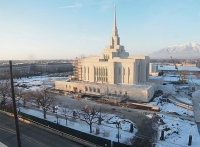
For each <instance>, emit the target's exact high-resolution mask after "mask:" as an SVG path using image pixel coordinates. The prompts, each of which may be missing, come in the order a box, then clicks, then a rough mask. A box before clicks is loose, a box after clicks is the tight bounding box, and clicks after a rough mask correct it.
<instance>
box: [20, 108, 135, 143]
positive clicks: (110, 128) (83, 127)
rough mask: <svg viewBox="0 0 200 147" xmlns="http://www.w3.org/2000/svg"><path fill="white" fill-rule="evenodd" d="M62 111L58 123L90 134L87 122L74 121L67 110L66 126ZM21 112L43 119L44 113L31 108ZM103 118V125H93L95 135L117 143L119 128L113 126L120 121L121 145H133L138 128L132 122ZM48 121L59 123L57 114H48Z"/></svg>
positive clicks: (23, 109)
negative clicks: (132, 127)
mask: <svg viewBox="0 0 200 147" xmlns="http://www.w3.org/2000/svg"><path fill="white" fill-rule="evenodd" d="M18 109H19V108H18ZM62 110H64V109H63V108H59V109H58V112H57V116H58V123H59V124H60V125H63V126H67V127H70V128H72V129H75V130H78V131H82V132H85V133H89V132H90V128H89V125H88V124H87V123H86V122H84V121H81V120H80V119H72V110H67V112H68V113H67V114H68V120H67V125H66V119H65V117H64V116H65V115H64V112H63V111H62ZM20 111H21V112H23V113H27V114H30V115H33V116H36V117H39V118H42V119H43V112H42V111H39V110H34V109H30V108H23V107H20ZM70 116H71V117H70ZM102 116H103V121H102V124H101V125H98V124H97V123H93V125H92V130H93V132H92V134H93V135H95V136H98V137H102V138H106V139H109V140H112V141H115V142H117V141H118V138H117V137H116V134H117V133H118V128H117V127H116V124H113V123H115V122H117V121H120V129H119V132H120V135H121V138H120V139H119V140H120V143H125V144H131V139H132V138H133V137H134V135H135V133H136V132H137V127H136V125H135V124H134V123H133V122H132V121H130V120H127V119H124V118H121V117H119V116H116V115H113V114H102ZM46 120H48V121H51V122H55V123H57V117H56V114H54V113H51V114H50V113H48V114H47V117H46ZM93 121H94V120H93ZM131 124H133V126H134V131H133V133H131V132H130V125H131ZM96 128H99V130H100V134H98V135H97V134H96ZM106 132H107V134H109V135H108V136H107V137H106V136H105V135H104V134H105V133H106Z"/></svg>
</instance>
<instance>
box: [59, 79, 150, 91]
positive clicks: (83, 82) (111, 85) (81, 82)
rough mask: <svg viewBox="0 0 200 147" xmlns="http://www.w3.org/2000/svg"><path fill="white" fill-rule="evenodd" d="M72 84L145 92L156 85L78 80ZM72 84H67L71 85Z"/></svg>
mask: <svg viewBox="0 0 200 147" xmlns="http://www.w3.org/2000/svg"><path fill="white" fill-rule="evenodd" d="M56 81H63V82H66V80H63V79H60V80H56ZM70 82H72V83H77V84H79V83H80V84H92V85H99V86H109V87H115V88H126V89H129V88H130V89H141V90H142V89H144V90H148V89H149V88H151V87H152V86H153V85H154V83H149V82H146V83H139V84H135V85H131V84H109V83H96V82H87V81H76V80H71V81H70ZM70 82H66V83H70Z"/></svg>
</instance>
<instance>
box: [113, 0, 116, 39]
mask: <svg viewBox="0 0 200 147" xmlns="http://www.w3.org/2000/svg"><path fill="white" fill-rule="evenodd" d="M114 8H115V11H114V26H113V35H114V36H117V22H116V4H115V5H114Z"/></svg>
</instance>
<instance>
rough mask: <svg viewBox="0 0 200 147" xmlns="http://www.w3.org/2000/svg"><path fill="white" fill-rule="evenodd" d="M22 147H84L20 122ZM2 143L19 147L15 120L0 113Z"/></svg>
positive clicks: (10, 146) (11, 146)
mask: <svg viewBox="0 0 200 147" xmlns="http://www.w3.org/2000/svg"><path fill="white" fill-rule="evenodd" d="M19 128H20V134H21V136H20V137H21V146H22V147H83V146H82V145H79V144H77V143H75V142H72V141H70V140H67V139H65V138H63V137H60V136H58V135H55V134H52V133H49V132H47V131H44V130H41V129H39V128H37V127H34V126H32V125H29V124H26V123H23V122H20V121H19ZM0 142H2V143H3V144H5V145H7V146H8V147H17V139H16V134H15V125H14V118H13V117H10V116H8V115H6V114H3V113H0Z"/></svg>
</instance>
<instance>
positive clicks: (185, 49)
mask: <svg viewBox="0 0 200 147" xmlns="http://www.w3.org/2000/svg"><path fill="white" fill-rule="evenodd" d="M168 51H169V52H170V54H171V56H172V57H173V58H177V59H196V58H200V45H199V44H196V43H194V42H189V43H187V44H183V45H175V46H169V47H166V48H163V49H161V50H159V51H156V52H153V53H152V54H149V56H150V58H152V59H162V58H163V59H168V58H170V55H169V53H168Z"/></svg>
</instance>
